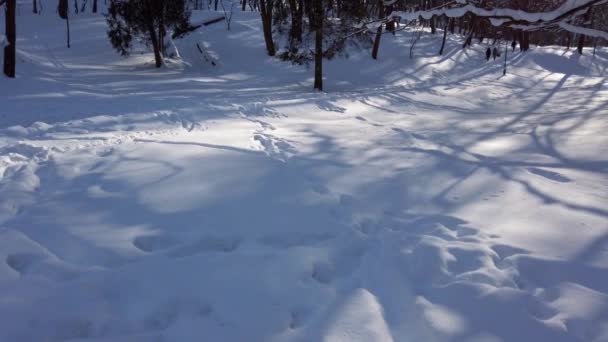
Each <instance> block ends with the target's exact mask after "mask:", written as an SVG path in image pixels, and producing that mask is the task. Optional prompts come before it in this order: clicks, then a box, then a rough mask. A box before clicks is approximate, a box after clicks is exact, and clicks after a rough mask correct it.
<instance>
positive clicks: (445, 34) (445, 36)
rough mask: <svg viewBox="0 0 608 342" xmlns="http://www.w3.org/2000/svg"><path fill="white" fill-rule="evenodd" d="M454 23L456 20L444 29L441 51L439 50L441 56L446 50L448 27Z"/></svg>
mask: <svg viewBox="0 0 608 342" xmlns="http://www.w3.org/2000/svg"><path fill="white" fill-rule="evenodd" d="M453 23H454V18H451V19H449V20H448V22H447V23H446V24H445V27H444V29H443V39H442V40H441V49H439V55H440V56H441V55H443V49H445V40H446V38H447V36H448V26H450V25H451V24H453Z"/></svg>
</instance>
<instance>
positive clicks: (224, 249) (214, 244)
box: [168, 237, 241, 258]
mask: <svg viewBox="0 0 608 342" xmlns="http://www.w3.org/2000/svg"><path fill="white" fill-rule="evenodd" d="M240 244H241V240H240V239H238V238H234V237H205V238H202V239H200V240H198V241H196V242H193V243H190V244H186V245H183V246H180V247H178V248H176V249H173V250H172V251H171V252H169V254H168V255H169V256H171V257H174V258H183V257H189V256H192V255H196V254H200V253H205V252H220V253H230V252H234V251H235V250H236V249H237V248H238V247H239V245H240Z"/></svg>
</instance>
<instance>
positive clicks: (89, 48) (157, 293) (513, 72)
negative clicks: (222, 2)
mask: <svg viewBox="0 0 608 342" xmlns="http://www.w3.org/2000/svg"><path fill="white" fill-rule="evenodd" d="M47 12H49V11H47ZM21 13H22V14H21V15H20V17H19V18H18V22H20V23H21V24H20V27H19V38H20V40H19V51H18V60H19V66H18V78H17V79H16V80H8V79H5V78H0V327H1V329H0V341H3V342H4V341H129V342H131V341H202V340H203V341H596V342H599V341H607V340H608V209H607V208H608V205H607V204H608V159H607V158H606V156H607V155H608V136H607V135H606V132H607V131H608V88H607V86H608V82H607V79H606V77H607V76H608V74H607V70H606V68H607V67H608V51H606V50H603V51H599V54H598V55H597V56H596V57H595V58H592V57H591V56H590V55H589V54H587V55H584V56H582V57H579V56H577V55H575V54H573V53H570V52H564V51H562V50H560V49H556V48H551V47H546V48H537V49H533V50H532V51H530V52H529V53H527V54H525V55H524V54H519V53H516V54H509V56H508V61H509V74H508V75H507V76H506V77H501V75H502V64H501V62H498V61H497V62H490V63H486V62H485V60H484V59H483V53H484V51H485V48H486V46H485V45H475V46H474V47H473V48H472V49H468V50H464V51H463V50H461V49H460V43H461V42H459V41H457V40H450V41H449V42H448V44H449V46H448V48H447V50H446V54H445V56H443V57H441V56H436V51H437V50H438V48H439V44H440V36H438V37H433V36H431V35H430V34H425V35H423V36H422V38H421V41H420V42H419V43H418V44H417V48H416V49H415V58H414V59H410V58H409V44H410V41H411V36H412V34H415V33H412V32H410V33H405V34H404V35H398V36H395V37H393V36H390V35H387V36H384V37H383V41H382V45H381V50H380V60H379V61H372V60H371V59H370V58H369V52H367V51H366V52H364V53H363V52H362V53H356V52H351V57H350V58H349V59H348V60H334V61H332V62H330V63H327V64H326V66H325V70H326V77H327V79H326V89H327V92H326V93H315V92H312V91H311V88H312V78H311V76H312V71H311V70H307V69H306V68H305V67H300V66H292V65H289V64H283V63H279V62H277V61H275V60H272V59H270V58H268V57H266V56H265V54H264V45H263V40H262V39H261V38H262V35H261V33H260V29H261V28H260V20H259V18H258V17H257V15H256V14H251V13H246V14H241V13H237V14H236V15H235V19H234V21H233V23H232V30H231V31H226V28H225V26H223V24H217V25H214V26H211V27H209V28H206V29H203V30H201V31H200V32H198V33H196V34H193V35H190V36H188V37H187V38H186V39H184V40H182V41H176V45H177V46H178V48H179V50H180V54H181V55H182V57H183V60H174V61H169V62H168V65H167V66H166V67H165V68H162V69H160V70H156V69H154V68H152V63H151V62H152V57H151V56H150V54H147V53H146V54H140V53H135V54H134V55H133V56H131V57H129V58H121V57H119V56H118V55H117V54H116V53H115V52H114V51H112V50H111V47H110V45H109V43H108V42H107V39H106V37H105V33H104V30H105V26H104V25H105V24H104V21H103V18H102V17H95V16H91V15H81V16H77V17H75V18H73V20H72V27H73V30H74V31H73V34H72V36H73V47H72V49H69V50H68V49H66V48H65V42H64V41H63V38H64V29H65V27H64V23H63V22H62V21H61V20H59V19H57V18H54V17H53V16H52V15H51V13H50V12H49V13H45V14H44V15H41V16H32V15H29V14H27V13H25V11H22V12H21ZM195 15H196V16H197V17H214V16H215V15H217V14H216V13H196V14H195ZM196 43H199V44H201V46H204V47H205V48H206V49H207V51H208V52H209V54H210V56H213V57H214V58H217V60H218V61H219V62H220V63H219V65H218V66H215V67H213V66H210V65H209V64H208V63H205V62H204V61H203V60H202V59H201V58H200V57H201V56H199V54H198V53H197V50H195V44H196Z"/></svg>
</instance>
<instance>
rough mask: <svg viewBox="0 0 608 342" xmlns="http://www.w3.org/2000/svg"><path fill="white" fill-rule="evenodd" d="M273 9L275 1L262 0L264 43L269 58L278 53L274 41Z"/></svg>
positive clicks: (261, 12)
mask: <svg viewBox="0 0 608 342" xmlns="http://www.w3.org/2000/svg"><path fill="white" fill-rule="evenodd" d="M272 8H273V0H260V15H261V16H262V28H263V31H264V42H265V43H266V51H267V52H268V56H274V55H275V54H276V52H277V51H276V48H275V46H274V41H273V40H272Z"/></svg>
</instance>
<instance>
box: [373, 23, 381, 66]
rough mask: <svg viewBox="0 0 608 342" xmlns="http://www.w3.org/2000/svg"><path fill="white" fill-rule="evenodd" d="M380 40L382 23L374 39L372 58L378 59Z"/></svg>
mask: <svg viewBox="0 0 608 342" xmlns="http://www.w3.org/2000/svg"><path fill="white" fill-rule="evenodd" d="M381 38H382V23H380V26H378V30H377V31H376V37H375V38H374V47H373V49H372V58H373V59H378V50H379V49H380V39H381Z"/></svg>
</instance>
